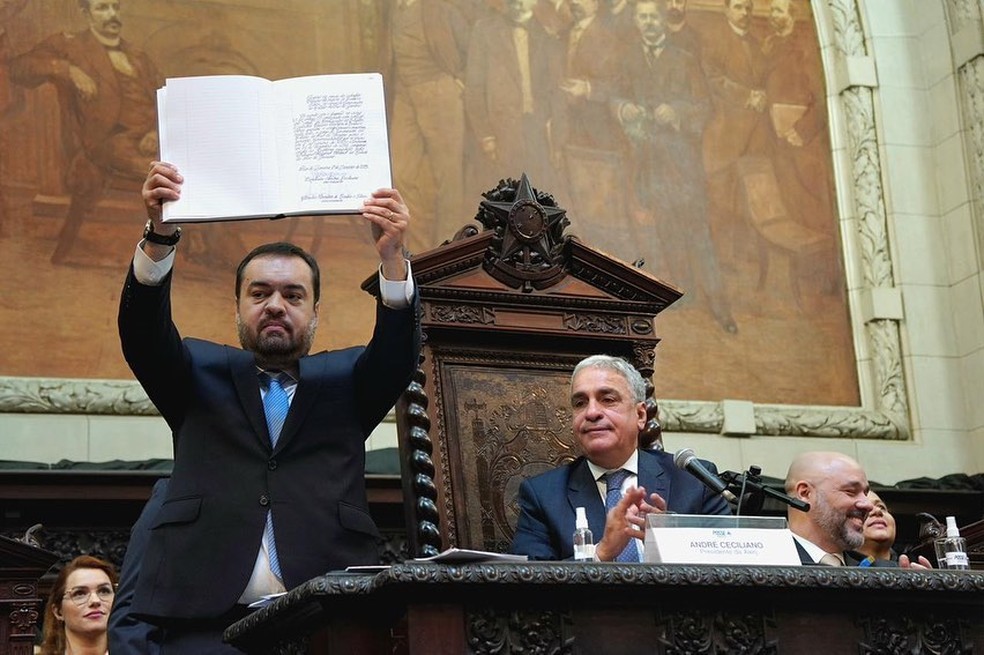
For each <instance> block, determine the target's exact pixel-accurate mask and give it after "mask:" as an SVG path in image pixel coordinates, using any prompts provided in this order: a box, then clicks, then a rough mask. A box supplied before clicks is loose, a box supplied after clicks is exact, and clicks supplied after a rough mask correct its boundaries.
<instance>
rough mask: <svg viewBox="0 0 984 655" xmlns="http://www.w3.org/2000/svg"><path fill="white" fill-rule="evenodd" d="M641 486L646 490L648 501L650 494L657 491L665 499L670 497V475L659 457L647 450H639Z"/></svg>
mask: <svg viewBox="0 0 984 655" xmlns="http://www.w3.org/2000/svg"><path fill="white" fill-rule="evenodd" d="M638 477H639V486H640V487H643V488H644V489H645V490H646V502H649V494H652V493H657V494H659V495H660V496H661V497H662V498H663V500H668V499H669V497H670V476H668V475H666V472H665V471H663V466H662V464H660V462H659V459H657V458H656V456H655V455H653V454H652V453H648V452H646V451H645V450H640V451H639V476H638Z"/></svg>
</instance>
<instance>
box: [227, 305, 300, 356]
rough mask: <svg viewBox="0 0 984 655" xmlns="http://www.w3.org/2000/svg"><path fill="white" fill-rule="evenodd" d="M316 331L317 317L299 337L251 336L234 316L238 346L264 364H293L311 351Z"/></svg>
mask: <svg viewBox="0 0 984 655" xmlns="http://www.w3.org/2000/svg"><path fill="white" fill-rule="evenodd" d="M317 329H318V317H317V316H315V317H314V318H313V319H311V322H310V323H308V326H307V330H305V331H304V333H303V334H301V335H300V336H299V337H295V338H292V337H291V336H290V335H289V334H288V336H287V338H275V337H263V336H260V334H259V333H257V334H251V333H250V332H249V328H248V327H247V326H246V324H245V323H243V321H242V318H241V317H240V316H239V314H236V332H237V333H238V334H239V344H240V345H241V346H242V347H243V350H248V351H250V352H252V353H254V354H255V355H256V358H257V360H259V361H264V362H278V363H281V362H282V363H288V362H289V363H293V362H294V361H296V360H298V359H300V358H301V357H303V356H304V355H306V354H308V353H309V352H310V351H311V345H312V344H313V343H314V334H315V331H316V330H317Z"/></svg>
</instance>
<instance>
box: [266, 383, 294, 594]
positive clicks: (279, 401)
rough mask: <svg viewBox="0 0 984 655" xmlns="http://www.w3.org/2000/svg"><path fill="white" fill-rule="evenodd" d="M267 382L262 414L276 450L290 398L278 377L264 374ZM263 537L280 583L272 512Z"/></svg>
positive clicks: (268, 513)
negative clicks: (264, 415)
mask: <svg viewBox="0 0 984 655" xmlns="http://www.w3.org/2000/svg"><path fill="white" fill-rule="evenodd" d="M263 375H264V377H265V378H266V379H267V380H268V382H267V391H266V395H264V396H263V413H264V414H266V422H267V429H268V430H269V431H270V444H271V445H272V446H273V447H274V448H276V447H277V440H278V439H280V431H281V430H282V429H283V427H284V421H285V420H287V410H289V409H290V398H289V397H288V396H287V392H286V391H284V387H283V385H282V384H281V383H280V375H273V374H271V373H264V374H263ZM264 536H265V537H266V540H267V546H268V549H269V550H268V555H269V557H270V570H271V571H273V574H274V575H276V576H277V577H278V578H279V579H280V580H281V581H282V580H283V579H284V576H283V574H282V573H281V572H280V558H279V557H278V556H277V542H276V541H274V538H273V512H272V511H269V512H267V518H266V527H265V528H264Z"/></svg>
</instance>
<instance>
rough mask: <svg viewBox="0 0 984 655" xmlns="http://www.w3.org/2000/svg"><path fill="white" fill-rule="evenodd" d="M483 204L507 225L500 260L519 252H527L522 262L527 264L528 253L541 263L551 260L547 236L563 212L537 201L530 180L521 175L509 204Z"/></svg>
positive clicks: (483, 202)
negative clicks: (533, 254) (539, 257)
mask: <svg viewBox="0 0 984 655" xmlns="http://www.w3.org/2000/svg"><path fill="white" fill-rule="evenodd" d="M482 205H484V206H485V207H486V208H488V209H489V210H490V211H491V212H492V213H494V214H495V215H496V216H497V217H498V218H499V219H500V220H502V221H504V222H505V223H506V225H507V226H508V228H509V229H508V230H506V231H505V233H504V234H503V239H502V254H501V257H502V258H503V259H506V260H508V259H511V258H512V256H513V255H516V254H517V253H519V252H520V251H522V250H524V249H526V250H527V252H526V253H525V255H524V256H522V257H521V259H522V260H523V261H524V262H525V263H530V261H531V253H532V252H536V253H538V254H539V255H540V256H541V257H542V260H549V259H550V247H551V243H550V238H549V236H550V233H551V230H552V228H553V227H554V226H555V225H556V224H557V223H558V222H559V221H561V220H563V218H564V215H565V214H566V211H565V210H563V209H561V208H559V207H544V206H543V205H541V204H540V203H539V202H537V200H536V196H535V195H534V193H533V187H532V185H530V180H529V178H528V177H526V173H523V175H522V177H521V178H520V179H519V186H518V187H517V189H516V197H515V199H514V200H513V201H512V202H497V201H491V200H483V201H482Z"/></svg>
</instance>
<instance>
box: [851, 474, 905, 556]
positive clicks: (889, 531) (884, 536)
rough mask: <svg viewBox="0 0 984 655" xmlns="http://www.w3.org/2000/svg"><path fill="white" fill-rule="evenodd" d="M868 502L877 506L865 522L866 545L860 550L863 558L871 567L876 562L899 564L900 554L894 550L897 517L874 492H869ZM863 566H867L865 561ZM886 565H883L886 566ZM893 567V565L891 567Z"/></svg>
mask: <svg viewBox="0 0 984 655" xmlns="http://www.w3.org/2000/svg"><path fill="white" fill-rule="evenodd" d="M868 500H870V501H871V504H872V505H874V506H875V508H874V509H873V510H871V512H869V513H868V518H866V519H865V520H864V544H863V545H862V546H861V548H859V549H858V552H859V554H860V555H861V557H862V558H866V559H867V560H868V565H869V566H870V565H871V564H872V563H874V562H885V563H886V564H887V562H897V561H898V559H899V556H898V553H896V552H895V551H894V550H892V546H893V545H894V544H895V517H894V516H892V514H891V512H889V511H888V506H887V505H885V501H883V500H882V499H881V498H879V497H878V494H876V493H875V492H874V491H869V492H868ZM861 561H862V564H861V565H862V566H865V564H864V559H862V560H861ZM886 564H881V565H882V566H885V565H886ZM889 566H891V565H889Z"/></svg>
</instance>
